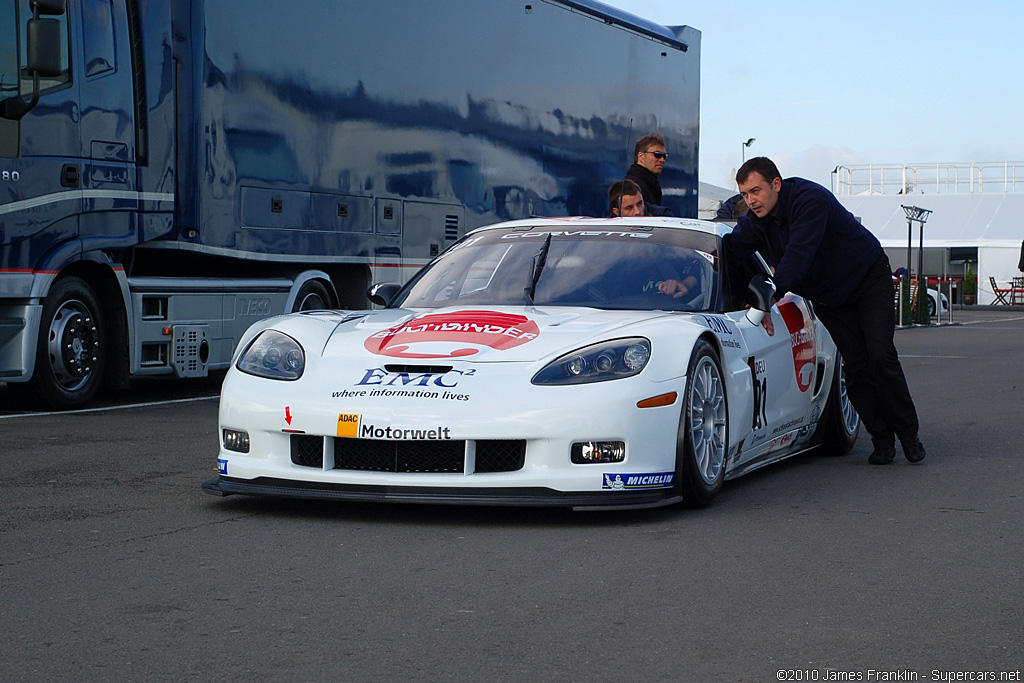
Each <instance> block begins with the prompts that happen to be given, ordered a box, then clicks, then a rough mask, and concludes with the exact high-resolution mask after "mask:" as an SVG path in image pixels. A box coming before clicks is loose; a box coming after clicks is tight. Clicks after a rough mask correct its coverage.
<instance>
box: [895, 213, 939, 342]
mask: <svg viewBox="0 0 1024 683" xmlns="http://www.w3.org/2000/svg"><path fill="white" fill-rule="evenodd" d="M900 208H902V209H903V213H905V214H906V216H907V282H908V283H909V282H910V254H911V249H912V244H913V239H914V236H913V233H914V222H915V221H916V222H917V223H919V224H920V228H919V233H918V235H919V236H918V247H917V297H918V299H920V298H921V296H922V294H923V295H924V296H927V295H928V285H927V284H925V282H924V274H923V273H924V224H925V222H927V220H928V214H930V213H931V212H932V211H931V209H922V208H921V207H920V206H906V205H905V204H900ZM900 284H901V285H902V284H903V278H900ZM917 310H918V318H919V319H921V321H922V322H923V321H924V316H923V315H922V313H921V311H923V310H927V309H924V308H922V307H921V306H918V307H917ZM937 310H938V312H940V313H941V307H939V308H938V309H937ZM902 324H903V295H902V293H901V294H900V325H902Z"/></svg>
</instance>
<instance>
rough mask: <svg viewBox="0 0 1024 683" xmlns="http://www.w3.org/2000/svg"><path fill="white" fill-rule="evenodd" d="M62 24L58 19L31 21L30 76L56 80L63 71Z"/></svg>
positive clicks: (29, 38)
mask: <svg viewBox="0 0 1024 683" xmlns="http://www.w3.org/2000/svg"><path fill="white" fill-rule="evenodd" d="M60 33H61V24H60V21H59V20H58V19H29V20H28V31H27V33H26V40H27V42H28V59H27V62H28V64H27V69H26V70H27V71H28V73H29V75H30V76H40V77H42V78H55V77H57V76H60V74H61V71H62V70H63V69H61V45H62V44H63V42H64V41H63V40H61V35H60Z"/></svg>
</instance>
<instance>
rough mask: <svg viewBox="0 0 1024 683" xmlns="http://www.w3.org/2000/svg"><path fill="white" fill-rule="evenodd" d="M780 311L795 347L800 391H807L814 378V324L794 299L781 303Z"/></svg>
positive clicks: (792, 344) (791, 343) (794, 359)
mask: <svg viewBox="0 0 1024 683" xmlns="http://www.w3.org/2000/svg"><path fill="white" fill-rule="evenodd" d="M779 313H781V314H782V319H783V320H785V321H786V328H787V329H788V330H789V343H790V346H791V347H792V348H793V370H794V371H795V372H796V383H797V386H799V387H800V391H807V390H808V389H809V388H810V386H811V379H813V378H814V363H815V356H816V353H815V348H814V324H813V323H812V322H811V319H810V318H809V317H807V316H805V315H804V314H803V312H802V311H801V310H800V308H799V307H798V306H797V305H796V304H795V303H793V302H792V301H784V302H782V303H780V304H779Z"/></svg>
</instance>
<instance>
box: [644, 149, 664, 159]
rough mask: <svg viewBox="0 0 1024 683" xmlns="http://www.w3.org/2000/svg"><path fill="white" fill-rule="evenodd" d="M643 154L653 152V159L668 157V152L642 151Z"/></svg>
mask: <svg viewBox="0 0 1024 683" xmlns="http://www.w3.org/2000/svg"><path fill="white" fill-rule="evenodd" d="M644 154H653V155H654V158H655V159H668V153H666V152H648V151H644Z"/></svg>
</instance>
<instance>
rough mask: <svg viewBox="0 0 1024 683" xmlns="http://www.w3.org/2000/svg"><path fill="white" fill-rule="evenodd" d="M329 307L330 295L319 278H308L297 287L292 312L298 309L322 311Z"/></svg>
mask: <svg viewBox="0 0 1024 683" xmlns="http://www.w3.org/2000/svg"><path fill="white" fill-rule="evenodd" d="M330 307H331V295H330V293H329V292H328V291H327V287H326V286H325V285H324V283H322V282H320V280H309V281H307V282H305V283H303V285H302V287H300V288H299V293H298V294H296V295H295V305H294V306H292V313H296V312H298V311H323V310H327V309H329V308H330Z"/></svg>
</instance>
